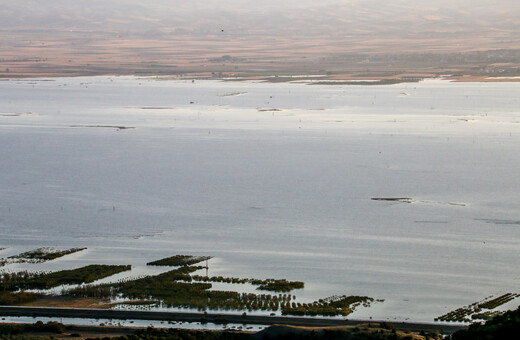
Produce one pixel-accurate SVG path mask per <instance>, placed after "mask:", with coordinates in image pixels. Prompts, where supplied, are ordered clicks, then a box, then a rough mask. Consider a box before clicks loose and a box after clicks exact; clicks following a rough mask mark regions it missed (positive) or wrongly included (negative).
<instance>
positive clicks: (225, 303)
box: [65, 266, 373, 316]
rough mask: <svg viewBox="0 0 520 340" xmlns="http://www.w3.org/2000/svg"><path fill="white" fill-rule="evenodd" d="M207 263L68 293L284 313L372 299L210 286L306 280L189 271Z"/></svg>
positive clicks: (333, 311) (332, 311)
mask: <svg viewBox="0 0 520 340" xmlns="http://www.w3.org/2000/svg"><path fill="white" fill-rule="evenodd" d="M201 268H204V267H193V266H183V267H180V268H177V269H174V270H171V271H168V272H166V273H162V274H159V275H156V276H153V277H150V276H147V277H143V278H140V279H136V280H132V281H126V282H120V283H115V284H103V285H95V286H92V285H85V286H81V287H77V288H73V289H70V290H67V291H66V292H65V294H66V295H69V296H75V297H81V298H85V297H91V298H92V297H95V298H114V297H116V296H120V297H121V296H122V297H124V298H128V299H138V300H146V299H150V298H152V299H156V300H161V301H162V303H163V305H165V306H168V307H176V308H194V309H198V310H206V309H210V310H248V311H259V310H261V311H272V312H276V311H281V312H282V314H284V315H327V316H334V315H343V316H344V315H348V314H350V313H352V311H353V310H354V308H355V307H357V306H359V305H360V304H363V305H364V306H368V305H369V304H370V302H372V301H373V299H372V298H369V297H359V296H335V297H331V298H327V299H323V300H319V301H317V302H314V303H309V304H307V303H304V304H302V303H299V302H295V301H294V297H293V296H292V295H290V294H253V293H238V292H234V291H220V290H211V288H212V285H211V283H209V282H229V283H233V282H234V283H251V284H255V285H259V289H261V288H262V287H263V289H264V290H265V289H267V288H268V289H278V290H279V291H283V290H288V289H290V288H291V289H292V288H293V287H295V286H297V287H303V282H298V281H296V282H291V281H287V280H274V279H267V280H257V279H237V278H224V277H212V278H206V279H205V280H204V277H202V276H198V275H194V276H191V275H190V274H191V273H192V272H194V271H196V270H199V269H201Z"/></svg>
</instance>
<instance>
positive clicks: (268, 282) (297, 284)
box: [192, 275, 304, 293]
mask: <svg viewBox="0 0 520 340" xmlns="http://www.w3.org/2000/svg"><path fill="white" fill-rule="evenodd" d="M192 279H193V280H195V281H202V282H223V283H234V284H244V283H250V284H252V285H255V286H258V288H257V289H258V290H266V291H271V292H282V293H288V292H290V291H292V290H294V289H302V288H303V287H304V283H303V282H301V281H287V280H285V279H265V280H260V279H241V278H238V277H223V276H212V277H208V276H202V275H193V276H192Z"/></svg>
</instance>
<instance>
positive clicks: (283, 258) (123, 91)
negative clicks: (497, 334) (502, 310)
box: [0, 76, 520, 321]
mask: <svg viewBox="0 0 520 340" xmlns="http://www.w3.org/2000/svg"><path fill="white" fill-rule="evenodd" d="M519 108H520V83H499V82H496V83H456V82H449V81H445V80H425V81H422V82H419V83H404V84H397V85H388V86H379V85H370V86H368V85H355V86H347V85H345V86H343V85H307V84H303V83H261V82H226V81H218V80H200V79H196V80H194V81H192V80H183V79H164V78H155V77H149V78H146V77H145V78H138V77H109V76H104V77H77V78H50V79H19V80H5V81H0V233H1V236H0V247H6V248H7V249H5V250H3V251H0V257H6V256H9V255H13V254H18V253H20V252H22V251H26V250H30V249H34V248H37V247H41V246H54V247H62V248H66V247H77V246H81V247H83V246H85V247H88V248H89V249H88V250H87V251H85V252H81V253H77V254H74V255H71V256H68V257H64V258H62V259H59V260H55V261H52V262H48V263H45V264H40V265H37V266H35V265H27V264H25V265H22V264H18V265H10V266H8V267H6V268H8V270H17V269H24V268H38V269H44V270H51V269H58V268H72V267H78V266H80V265H83V264H87V263H88V264H90V263H107V264H132V265H133V266H134V270H133V274H135V275H139V273H142V272H146V271H147V270H148V271H150V270H149V269H146V266H145V265H144V264H145V263H146V262H148V261H151V260H155V259H158V258H161V257H165V256H171V255H175V254H193V255H210V256H214V259H212V260H210V275H229V276H234V277H256V278H269V277H274V278H286V279H290V280H300V281H304V282H305V284H306V288H305V289H304V290H302V291H298V292H297V293H295V294H296V295H298V299H300V300H301V301H304V302H310V301H314V300H317V299H319V298H325V297H328V296H331V295H336V294H345V295H367V296H371V297H373V298H377V299H384V300H385V301H384V302H380V303H376V304H374V305H373V306H372V307H370V308H365V309H359V310H358V311H356V312H355V313H354V314H352V318H367V317H373V318H374V319H388V320H413V321H433V318H434V317H437V316H439V315H441V314H444V313H446V312H448V311H450V310H453V309H456V308H458V307H462V306H464V305H468V304H470V303H473V302H476V301H480V300H482V299H484V298H486V297H488V296H491V295H493V296H498V295H500V294H504V293H520V291H519V288H518V287H519V283H520V272H519V271H518V267H519V264H520V238H519V237H520V209H519V203H518V202H520V176H519V169H520V152H519V151H518V150H520V112H519ZM373 198H405V199H403V200H373ZM146 273H148V272H146ZM518 302H519V299H517V300H514V301H513V302H511V303H510V304H509V305H505V306H504V307H511V306H516V305H518Z"/></svg>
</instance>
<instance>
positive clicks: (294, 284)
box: [251, 279, 304, 293]
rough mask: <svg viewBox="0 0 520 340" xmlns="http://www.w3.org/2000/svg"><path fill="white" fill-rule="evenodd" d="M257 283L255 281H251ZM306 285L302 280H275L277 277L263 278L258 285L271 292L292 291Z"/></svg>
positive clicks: (261, 288) (260, 288) (259, 287)
mask: <svg viewBox="0 0 520 340" xmlns="http://www.w3.org/2000/svg"><path fill="white" fill-rule="evenodd" d="M251 283H253V284H255V282H254V281H253V282H251ZM303 286H304V284H303V282H301V281H287V280H285V279H282V280H275V279H267V280H263V281H262V283H260V286H258V289H259V290H268V291H271V292H284V293H285V292H290V291H292V290H294V289H302V288H303Z"/></svg>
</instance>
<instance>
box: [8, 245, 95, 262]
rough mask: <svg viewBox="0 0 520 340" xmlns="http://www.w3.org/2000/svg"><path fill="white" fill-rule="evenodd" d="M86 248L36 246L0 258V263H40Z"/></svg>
mask: <svg viewBox="0 0 520 340" xmlns="http://www.w3.org/2000/svg"><path fill="white" fill-rule="evenodd" d="M85 249H87V248H71V249H65V250H59V249H54V248H38V249H34V250H30V251H27V252H25V253H21V254H19V255H13V256H9V257H8V259H7V260H6V259H2V260H0V263H1V262H2V261H3V262H4V263H9V262H15V263H26V262H28V263H41V262H46V261H51V260H54V259H57V258H59V257H62V256H65V255H69V254H73V253H76V252H78V251H82V250H85Z"/></svg>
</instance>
